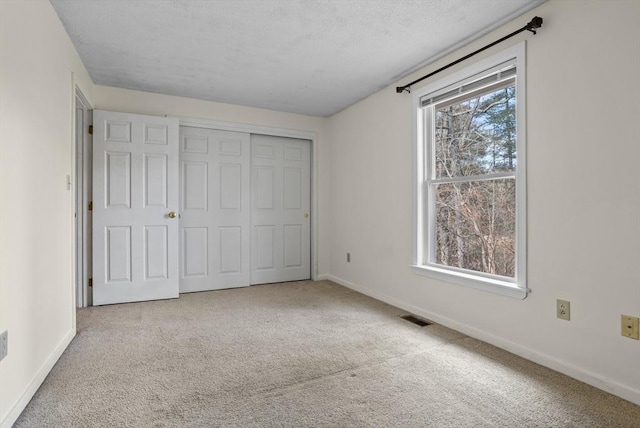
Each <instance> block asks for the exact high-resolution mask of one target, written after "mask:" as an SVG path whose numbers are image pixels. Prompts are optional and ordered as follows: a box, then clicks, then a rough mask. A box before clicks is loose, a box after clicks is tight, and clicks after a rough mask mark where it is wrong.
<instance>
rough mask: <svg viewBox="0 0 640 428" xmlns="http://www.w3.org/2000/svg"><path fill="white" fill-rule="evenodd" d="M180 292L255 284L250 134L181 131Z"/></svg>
mask: <svg viewBox="0 0 640 428" xmlns="http://www.w3.org/2000/svg"><path fill="white" fill-rule="evenodd" d="M180 142H181V145H180V165H181V169H182V174H181V179H182V183H181V189H182V195H181V199H182V203H181V207H182V213H181V214H182V219H181V222H180V224H181V227H182V240H181V250H180V251H181V254H182V255H181V258H180V260H181V268H180V269H181V272H182V273H181V281H180V292H182V293H185V292H192V291H204V290H217V289H221V288H232V287H246V286H248V285H249V280H250V274H251V273H250V267H249V262H250V253H249V248H250V240H249V228H250V199H249V192H250V182H249V179H250V173H251V172H250V157H249V149H250V140H249V134H245V133H239V132H227V131H218V130H212V129H204V128H192V127H180Z"/></svg>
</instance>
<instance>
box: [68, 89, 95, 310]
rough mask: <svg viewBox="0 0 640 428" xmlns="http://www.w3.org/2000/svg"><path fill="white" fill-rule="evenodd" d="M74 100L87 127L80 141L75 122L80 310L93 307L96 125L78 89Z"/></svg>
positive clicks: (77, 294)
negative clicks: (92, 205)
mask: <svg viewBox="0 0 640 428" xmlns="http://www.w3.org/2000/svg"><path fill="white" fill-rule="evenodd" d="M74 86H75V96H74V109H73V111H74V121H75V120H76V116H75V112H76V110H77V109H78V108H81V109H82V110H83V111H84V114H83V123H82V124H80V126H81V128H80V129H81V130H82V136H81V138H80V139H79V138H78V135H77V133H78V124H77V123H75V122H74V140H75V141H74V167H73V168H74V169H73V173H74V179H73V180H72V182H73V183H75V186H74V197H73V199H74V201H75V206H74V212H75V215H76V217H75V218H76V237H75V254H74V257H75V262H76V267H75V272H76V277H75V283H76V302H75V303H76V307H79V308H82V307H87V306H90V305H91V296H90V293H89V276H90V273H91V269H90V268H91V258H90V256H89V254H90V253H89V250H90V248H91V247H90V245H91V239H90V238H91V227H90V222H89V221H88V220H89V216H90V215H91V214H90V213H89V211H88V210H87V206H88V203H89V202H90V201H91V170H92V168H91V166H92V165H91V157H90V155H91V151H90V148H91V135H89V125H92V124H93V120H92V113H93V107H92V106H91V104H90V103H89V101H88V100H87V98H86V97H85V95H84V94H83V93H82V90H80V88H79V87H78V86H77V85H74Z"/></svg>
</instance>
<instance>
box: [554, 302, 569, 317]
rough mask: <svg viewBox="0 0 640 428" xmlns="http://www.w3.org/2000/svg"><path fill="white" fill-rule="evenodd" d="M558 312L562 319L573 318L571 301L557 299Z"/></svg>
mask: <svg viewBox="0 0 640 428" xmlns="http://www.w3.org/2000/svg"><path fill="white" fill-rule="evenodd" d="M556 314H557V316H558V318H560V319H561V320H567V321H570V320H571V303H569V301H568V300H560V299H558V300H556Z"/></svg>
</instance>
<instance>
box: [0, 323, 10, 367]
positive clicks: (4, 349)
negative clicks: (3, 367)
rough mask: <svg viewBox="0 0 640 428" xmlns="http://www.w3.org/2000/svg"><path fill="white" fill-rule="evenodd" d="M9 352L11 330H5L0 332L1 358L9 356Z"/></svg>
mask: <svg viewBox="0 0 640 428" xmlns="http://www.w3.org/2000/svg"><path fill="white" fill-rule="evenodd" d="M8 352H9V331H7V330H5V331H3V332H2V334H0V360H2V359H3V358H4V357H6V356H7V353H8Z"/></svg>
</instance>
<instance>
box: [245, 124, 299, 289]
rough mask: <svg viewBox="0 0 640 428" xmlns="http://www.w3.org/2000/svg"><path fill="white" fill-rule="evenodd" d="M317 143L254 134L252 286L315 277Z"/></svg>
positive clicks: (252, 144) (252, 146)
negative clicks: (314, 151)
mask: <svg viewBox="0 0 640 428" xmlns="http://www.w3.org/2000/svg"><path fill="white" fill-rule="evenodd" d="M310 157H311V142H310V141H309V140H299V139H293V138H284V137H272V136H265V135H251V180H252V181H251V198H252V204H251V284H265V283H271V282H282V281H297V280H303V279H309V278H310V274H311V270H310V267H311V242H310V241H311V233H310V232H311V226H310V225H311V218H310V216H309V214H310V212H311V198H310V192H311V176H310V175H311V174H310V170H311V162H310Z"/></svg>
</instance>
